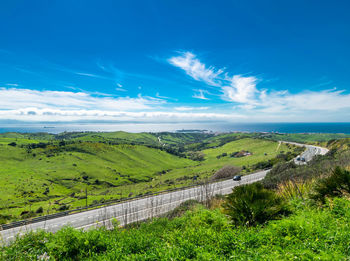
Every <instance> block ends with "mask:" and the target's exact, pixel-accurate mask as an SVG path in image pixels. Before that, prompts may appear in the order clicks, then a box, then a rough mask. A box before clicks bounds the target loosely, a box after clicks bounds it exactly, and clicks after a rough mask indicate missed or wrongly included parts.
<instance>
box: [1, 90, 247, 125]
mask: <svg viewBox="0 0 350 261" xmlns="http://www.w3.org/2000/svg"><path fill="white" fill-rule="evenodd" d="M165 103H166V102H165V101H164V100H163V99H161V98H155V97H149V96H141V95H140V94H139V95H138V96H137V97H136V98H130V97H122V98H113V97H110V96H107V97H105V96H103V97H95V96H92V95H91V94H89V93H84V92H66V91H38V90H29V89H17V88H9V89H7V88H0V119H1V120H20V121H32V122H38V121H41V122H42V121H46V122H51V121H82V120H83V121H101V120H103V121H108V120H110V121H114V122H125V121H136V122H195V121H199V122H207V121H213V120H214V121H215V120H220V121H221V120H225V121H234V120H237V119H242V118H244V116H242V115H240V114H231V113H230V114H225V113H199V112H197V113H193V112H188V111H195V110H206V109H208V108H207V107H186V106H182V107H181V106H179V107H176V108H175V110H176V111H179V112H172V111H171V108H168V109H167V108H165V107H164V105H165ZM167 110H170V111H167Z"/></svg>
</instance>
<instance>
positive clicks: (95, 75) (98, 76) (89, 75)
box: [75, 72, 103, 78]
mask: <svg viewBox="0 0 350 261" xmlns="http://www.w3.org/2000/svg"><path fill="white" fill-rule="evenodd" d="M75 74H77V75H81V76H87V77H93V78H103V77H102V76H101V75H97V74H93V73H84V72H75Z"/></svg>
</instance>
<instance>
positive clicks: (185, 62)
mask: <svg viewBox="0 0 350 261" xmlns="http://www.w3.org/2000/svg"><path fill="white" fill-rule="evenodd" d="M168 62H169V63H170V64H172V65H174V66H176V67H179V68H181V69H183V70H184V71H185V72H186V73H187V74H188V75H189V76H191V77H192V78H193V79H195V80H197V81H201V82H204V83H206V84H207V85H210V86H215V87H219V88H220V89H221V92H222V97H223V99H224V100H228V101H233V102H239V103H247V102H252V100H253V99H254V96H255V94H256V92H257V90H256V82H257V78H255V77H253V76H250V77H244V76H241V75H234V76H231V77H230V76H228V74H227V73H224V69H215V67H213V66H206V65H205V64H204V63H201V62H200V60H199V59H197V58H196V56H195V55H194V54H193V53H191V52H184V53H181V55H179V56H174V57H171V58H170V59H168ZM193 97H194V98H199V99H207V98H205V96H204V95H203V90H202V91H201V92H200V93H199V94H197V95H194V96H193Z"/></svg>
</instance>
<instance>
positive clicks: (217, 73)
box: [168, 52, 350, 120]
mask: <svg viewBox="0 0 350 261" xmlns="http://www.w3.org/2000/svg"><path fill="white" fill-rule="evenodd" d="M168 61H169V63H170V64H172V65H174V66H176V67H179V68H181V69H183V70H184V71H185V72H186V74H187V75H189V76H191V77H192V78H193V79H195V80H197V81H201V82H204V83H206V84H207V85H209V86H215V87H217V89H218V91H220V92H221V98H222V100H225V101H228V102H232V103H233V104H234V105H235V106H234V109H239V110H243V111H248V112H256V113H262V114H263V113H265V114H266V113H270V116H273V117H276V119H277V118H281V116H282V115H283V117H285V118H288V114H290V113H294V114H298V113H299V114H300V113H301V114H303V113H306V112H307V111H314V112H317V111H318V112H325V111H333V112H336V111H343V112H344V110H349V109H350V94H346V93H345V91H342V90H337V89H330V90H320V91H309V90H305V91H303V92H300V93H295V94H293V93H290V92H289V91H287V90H284V91H269V90H266V89H260V90H259V89H258V88H257V84H258V82H259V81H260V79H258V78H257V77H255V76H242V75H231V76H230V75H229V73H228V72H225V69H216V68H215V67H214V66H207V65H205V64H204V63H202V62H201V61H200V60H199V59H198V58H196V56H195V55H194V54H192V53H190V52H184V53H181V54H180V55H179V56H175V57H171V58H170V59H168ZM331 83H332V82H330V81H328V82H326V83H324V84H322V85H328V84H331ZM320 86H321V85H320ZM205 93H206V90H197V92H196V94H195V95H193V97H194V98H198V99H207V98H206V97H205V95H204V94H205ZM343 115H344V114H343ZM347 115H348V114H347ZM300 117H301V118H304V119H305V118H307V117H305V115H300ZM320 118H322V117H318V119H320ZM310 120H312V119H310Z"/></svg>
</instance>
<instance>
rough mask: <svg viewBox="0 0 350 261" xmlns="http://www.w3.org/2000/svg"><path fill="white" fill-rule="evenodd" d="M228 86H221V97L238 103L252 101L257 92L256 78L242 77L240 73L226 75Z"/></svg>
mask: <svg viewBox="0 0 350 261" xmlns="http://www.w3.org/2000/svg"><path fill="white" fill-rule="evenodd" d="M227 80H228V81H229V83H230V85H229V86H222V87H221V89H222V91H223V99H225V100H228V101H233V102H239V103H249V104H250V103H254V102H255V95H256V93H258V90H257V89H256V82H257V78H255V77H253V76H250V77H243V76H241V75H234V76H233V77H227Z"/></svg>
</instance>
